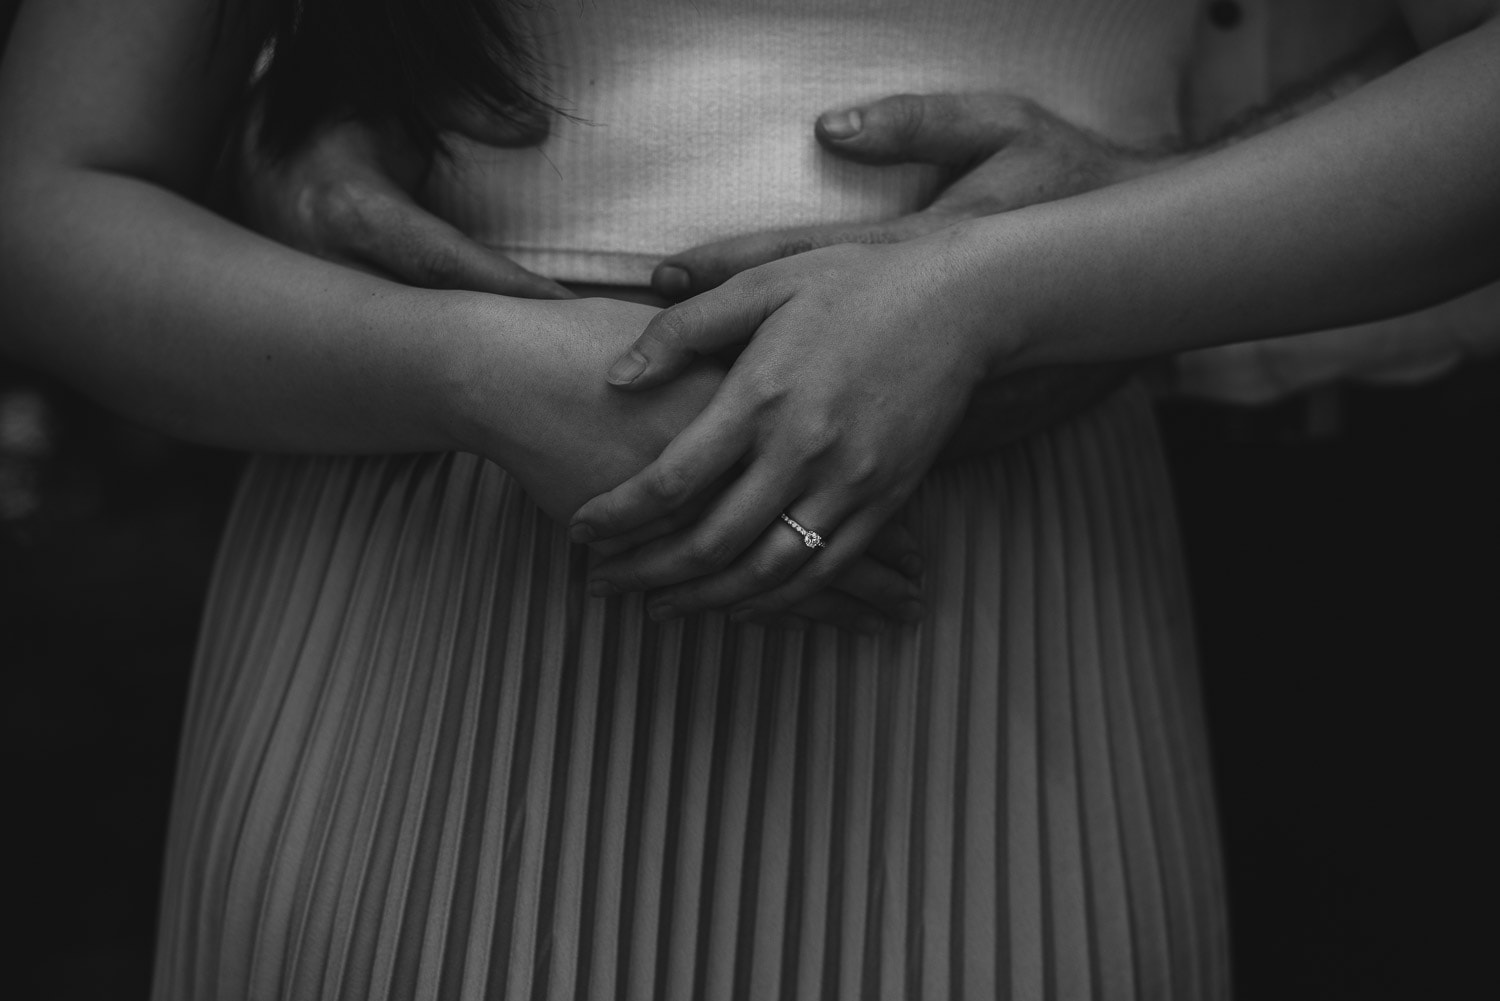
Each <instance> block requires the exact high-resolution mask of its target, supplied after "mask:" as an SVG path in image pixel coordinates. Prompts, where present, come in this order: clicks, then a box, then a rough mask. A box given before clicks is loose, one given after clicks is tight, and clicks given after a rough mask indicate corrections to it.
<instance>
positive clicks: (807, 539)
mask: <svg viewBox="0 0 1500 1001" xmlns="http://www.w3.org/2000/svg"><path fill="white" fill-rule="evenodd" d="M781 520H782V521H784V522H786V523H787V524H788V525H791V526H792V527H793V528H795V529H796V530H797V534H799V535H801V536H802V543H803V545H805V546H807V548H808V549H827V548H828V547H827V546H826V545H824V544H823V537H822V536H821V535H819V534H818V533H817V532H809V531H808V530H807V529H805V528H803V527H802V526H801V525H799V524H797V523H796V522H795V521H793V520H792V516H791V515H789V514H787V513H786V512H785V511H783V512H781Z"/></svg>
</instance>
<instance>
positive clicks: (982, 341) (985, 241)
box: [941, 209, 1049, 383]
mask: <svg viewBox="0 0 1500 1001" xmlns="http://www.w3.org/2000/svg"><path fill="white" fill-rule="evenodd" d="M1032 211H1033V210H1029V209H1021V210H1017V211H1015V212H1012V213H1007V214H1006V215H1003V216H989V217H986V218H983V219H975V220H972V221H969V222H965V223H960V224H958V225H956V226H953V227H950V229H949V230H947V231H945V234H944V235H945V236H946V238H947V245H946V246H945V247H944V248H943V249H942V257H943V260H944V268H943V273H944V275H945V286H946V287H945V288H943V290H942V292H941V298H942V301H945V302H946V303H948V304H949V305H950V306H951V307H952V309H953V316H952V318H951V321H952V323H953V327H954V329H956V330H958V331H959V332H960V333H961V334H962V335H963V337H964V339H965V341H966V342H967V346H968V350H969V353H970V355H971V357H972V358H973V359H974V365H975V371H976V380H975V381H976V383H984V382H989V381H992V380H994V379H996V378H999V377H1001V376H1004V375H1006V374H1008V373H1010V372H1014V371H1016V370H1018V369H1022V368H1029V367H1033V366H1034V365H1036V364H1039V362H1036V361H1033V360H1032V356H1033V355H1034V354H1035V353H1036V349H1037V346H1038V343H1039V340H1040V329H1041V326H1042V322H1041V321H1042V317H1043V316H1044V306H1045V301H1046V297H1045V292H1046V290H1047V288H1048V286H1049V280H1048V275H1047V273H1046V269H1045V268H1038V267H1036V262H1035V260H1034V257H1035V254H1034V251H1033V248H1032V247H1031V241H1030V240H1029V239H1028V238H1027V236H1028V231H1029V230H1031V229H1032V228H1033V227H1031V226H1029V225H1027V224H1026V223H1025V217H1027V216H1029V215H1030V214H1031V213H1032Z"/></svg>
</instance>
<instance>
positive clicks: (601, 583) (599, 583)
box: [589, 580, 620, 598]
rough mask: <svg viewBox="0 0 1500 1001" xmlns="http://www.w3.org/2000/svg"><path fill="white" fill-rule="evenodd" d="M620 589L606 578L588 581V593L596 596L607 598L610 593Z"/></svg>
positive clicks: (616, 592) (617, 592)
mask: <svg viewBox="0 0 1500 1001" xmlns="http://www.w3.org/2000/svg"><path fill="white" fill-rule="evenodd" d="M619 593H620V589H619V588H617V587H615V586H614V585H613V584H611V583H610V582H609V581H607V580H591V581H589V594H592V595H593V596H594V597H596V598H608V597H609V596H610V595H612V594H619Z"/></svg>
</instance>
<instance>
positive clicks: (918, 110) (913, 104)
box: [891, 94, 927, 143]
mask: <svg viewBox="0 0 1500 1001" xmlns="http://www.w3.org/2000/svg"><path fill="white" fill-rule="evenodd" d="M891 110H892V111H893V112H895V116H894V122H893V125H894V128H893V131H894V133H895V138H896V139H897V140H898V141H900V142H903V143H909V142H913V141H914V140H916V138H917V137H918V136H919V135H920V134H921V132H922V126H923V124H924V123H925V122H926V120H927V101H926V99H924V98H923V97H922V96H921V95H919V94H897V95H896V96H895V97H893V98H891Z"/></svg>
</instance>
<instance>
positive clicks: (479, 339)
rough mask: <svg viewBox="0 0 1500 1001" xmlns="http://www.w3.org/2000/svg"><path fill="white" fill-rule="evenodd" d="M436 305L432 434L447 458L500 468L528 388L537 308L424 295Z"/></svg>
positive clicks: (489, 298)
mask: <svg viewBox="0 0 1500 1001" xmlns="http://www.w3.org/2000/svg"><path fill="white" fill-rule="evenodd" d="M427 296H428V298H429V299H430V300H435V304H434V305H435V308H434V311H433V313H431V314H429V315H430V316H431V317H432V320H431V321H430V324H429V326H430V329H431V330H432V331H433V333H434V334H435V336H434V338H433V345H434V350H432V351H431V352H429V353H428V359H429V365H428V366H427V368H428V372H427V374H428V378H427V379H426V380H424V384H425V385H426V386H428V387H429V392H428V399H429V400H430V413H431V418H432V422H433V426H434V427H435V428H436V431H437V434H438V435H439V436H440V438H441V440H442V442H443V445H442V447H443V449H444V450H445V451H452V452H473V453H476V454H479V455H483V456H485V457H487V458H490V459H494V460H496V461H497V462H500V463H501V464H502V465H504V464H505V461H506V458H507V457H508V455H509V454H510V451H511V450H512V448H513V446H514V441H513V435H511V434H509V433H508V432H509V431H511V430H513V429H514V424H515V421H514V419H513V412H514V409H515V404H516V400H517V396H518V394H519V393H523V392H524V391H525V385H526V383H527V381H528V375H527V372H526V361H527V359H528V357H530V355H529V353H528V352H527V351H526V350H524V345H525V343H526V342H528V341H529V340H530V339H531V338H532V337H533V336H534V335H535V333H536V332H537V330H538V329H539V328H540V327H541V325H542V324H543V323H544V322H545V318H544V317H543V316H541V315H539V314H540V305H539V303H537V302H534V301H532V300H528V299H509V298H504V297H501V296H495V295H489V294H486V293H482V292H452V291H439V292H430V293H427Z"/></svg>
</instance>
